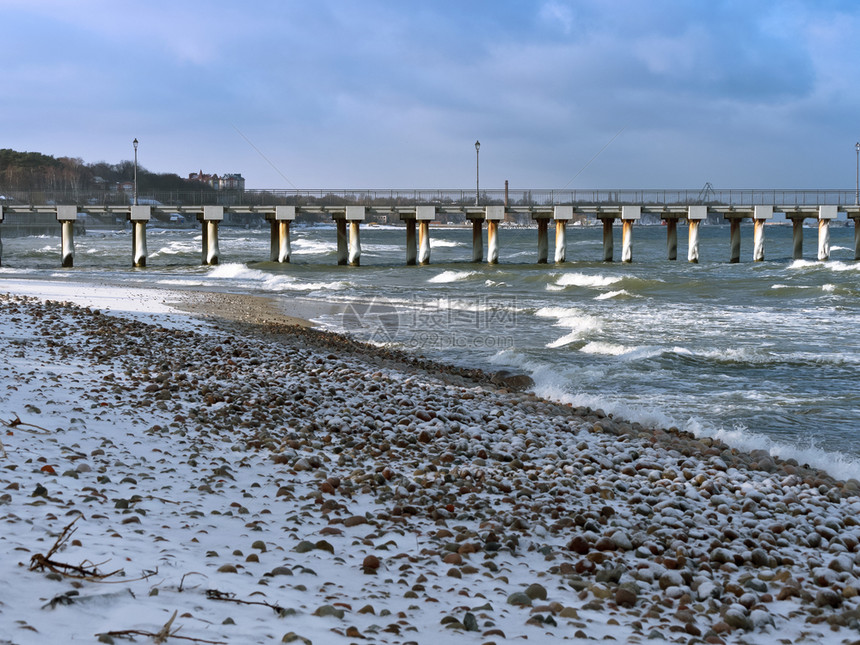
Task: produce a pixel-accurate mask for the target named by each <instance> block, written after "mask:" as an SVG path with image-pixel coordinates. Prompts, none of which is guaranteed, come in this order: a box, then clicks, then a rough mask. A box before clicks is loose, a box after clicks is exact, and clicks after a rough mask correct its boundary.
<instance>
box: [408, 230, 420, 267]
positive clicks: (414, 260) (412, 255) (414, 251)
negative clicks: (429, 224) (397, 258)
mask: <svg viewBox="0 0 860 645" xmlns="http://www.w3.org/2000/svg"><path fill="white" fill-rule="evenodd" d="M416 264H418V244H417V243H416V238H415V220H414V219H412V218H409V219H407V220H406V266H414V265H416Z"/></svg>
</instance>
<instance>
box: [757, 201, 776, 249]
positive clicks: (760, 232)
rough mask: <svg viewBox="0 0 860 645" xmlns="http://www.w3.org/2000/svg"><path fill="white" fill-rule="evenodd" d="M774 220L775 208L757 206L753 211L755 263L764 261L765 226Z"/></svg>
mask: <svg viewBox="0 0 860 645" xmlns="http://www.w3.org/2000/svg"><path fill="white" fill-rule="evenodd" d="M772 218H773V206H755V207H754V211H753V225H754V226H755V228H754V232H753V261H755V262H761V261H763V260H764V225H765V222H767V220H769V219H772Z"/></svg>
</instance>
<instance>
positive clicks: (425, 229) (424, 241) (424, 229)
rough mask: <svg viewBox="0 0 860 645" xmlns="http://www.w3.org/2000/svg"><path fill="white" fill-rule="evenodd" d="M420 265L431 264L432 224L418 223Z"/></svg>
mask: <svg viewBox="0 0 860 645" xmlns="http://www.w3.org/2000/svg"><path fill="white" fill-rule="evenodd" d="M418 264H430V222H418Z"/></svg>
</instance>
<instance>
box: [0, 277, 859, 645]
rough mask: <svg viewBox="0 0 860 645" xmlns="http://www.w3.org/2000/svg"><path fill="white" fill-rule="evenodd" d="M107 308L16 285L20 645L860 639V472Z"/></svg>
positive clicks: (8, 590)
mask: <svg viewBox="0 0 860 645" xmlns="http://www.w3.org/2000/svg"><path fill="white" fill-rule="evenodd" d="M36 284H37V283H33V285H34V286H33V287H32V293H34V294H39V295H41V297H42V298H45V297H50V296H49V295H48V294H46V293H45V292H44V291H39V289H38V287H37V286H35V285H36ZM15 290H16V291H18V292H26V291H27V286H26V285H23V286H21V285H18V286H16V287H15ZM82 293H83V292H82ZM102 295H103V296H104V299H101V300H93V301H86V302H84V303H83V304H86V305H87V306H88V307H90V308H89V309H85V308H80V307H76V306H73V305H69V304H60V303H58V302H55V301H49V302H47V303H43V302H42V301H39V300H35V299H22V298H20V297H18V296H0V325H2V328H3V330H4V333H3V335H2V338H0V345H2V353H3V356H4V360H3V361H2V363H0V374H2V381H0V383H2V389H0V421H2V422H3V425H4V433H3V435H2V437H0V438H2V446H3V447H2V449H0V545H2V548H3V553H4V554H5V555H6V557H5V558H3V560H2V564H0V578H2V580H3V581H4V584H3V585H2V586H0V643H15V644H16V645H24V644H29V643H39V644H42V643H46V642H96V641H102V642H123V641H124V639H126V638H128V637H129V636H131V635H134V634H136V636H134V637H135V640H137V641H138V642H148V641H149V640H150V639H153V640H156V639H157V638H158V636H157V635H159V634H161V636H160V637H161V638H162V641H163V642H171V641H175V642H180V637H181V638H185V639H192V640H195V641H196V642H203V643H258V642H259V643H262V642H273V641H274V642H299V643H301V642H305V643H306V642H313V643H318V644H319V643H339V642H342V643H350V642H379V643H409V642H414V643H438V642H439V641H440V639H442V640H444V641H445V642H463V643H487V642H503V641H506V640H512V639H517V638H527V639H529V640H531V641H535V642H539V643H547V642H556V641H559V642H560V641H562V640H571V641H574V642H577V641H583V642H584V641H585V640H586V639H604V638H607V637H609V638H613V639H615V640H618V641H622V642H645V641H646V640H648V642H663V641H665V642H683V643H688V642H702V641H704V642H711V643H720V642H725V643H742V642H743V643H762V642H777V641H779V640H780V639H786V640H788V641H790V642H797V643H803V642H808V643H851V642H854V641H855V640H856V639H857V638H858V633H857V632H858V626H860V622H858V621H860V597H858V593H857V590H858V588H860V580H858V578H857V575H858V574H860V568H858V567H860V565H858V562H860V556H858V545H860V526H858V521H857V520H856V519H855V518H856V517H857V516H858V512H860V499H858V497H857V494H858V493H860V486H858V484H857V482H855V481H848V482H840V481H836V480H833V479H832V478H830V477H828V476H827V475H826V474H824V473H822V472H820V471H816V470H814V469H809V468H806V467H804V466H802V465H798V464H796V463H793V462H791V461H789V462H780V461H778V460H774V459H772V458H771V457H770V456H769V455H767V454H766V453H764V452H762V451H759V452H754V453H751V454H745V453H740V452H738V451H736V450H732V449H730V448H728V447H727V446H725V445H723V444H721V443H720V442H719V441H715V440H710V439H707V438H702V439H695V438H693V437H692V436H688V435H685V434H682V433H677V432H674V431H669V430H659V429H649V428H644V427H642V426H640V425H639V424H628V423H626V422H624V421H623V420H620V419H613V418H609V417H606V416H605V415H603V413H602V412H600V411H591V410H588V409H586V408H572V407H569V406H562V405H556V404H553V403H550V402H547V401H543V400H541V399H539V398H537V397H535V396H534V395H532V394H529V393H518V392H508V391H506V390H499V389H496V388H494V387H492V386H490V385H489V384H487V383H486V382H480V381H471V380H469V379H465V378H463V377H462V376H460V375H457V374H454V373H450V372H446V371H444V370H437V371H432V372H431V371H425V370H422V369H419V368H418V367H416V366H414V365H411V364H409V363H406V362H403V363H402V364H398V363H397V361H396V360H395V359H396V357H392V356H382V355H378V354H374V353H373V351H372V350H366V352H367V354H366V355H362V354H361V353H360V352H356V351H352V350H351V349H350V347H351V346H349V345H347V344H343V345H339V342H340V341H338V339H337V337H334V336H325V335H323V334H318V335H317V334H314V333H312V332H310V331H308V330H301V329H297V328H289V329H288V328H282V329H276V330H275V331H277V332H278V338H275V337H274V336H272V337H269V336H261V337H257V336H253V335H249V334H247V333H245V334H240V333H239V332H238V328H235V327H223V328H220V329H219V327H218V325H217V324H212V323H207V324H205V325H202V324H201V323H200V321H199V320H196V319H194V320H192V319H187V320H188V324H187V325H184V326H183V325H182V324H181V320H182V319H183V318H182V316H181V315H180V314H178V313H177V312H176V311H175V310H173V309H171V308H169V307H164V306H163V305H161V304H159V303H161V302H163V299H161V300H159V299H158V298H157V297H152V298H151V299H149V300H147V299H146V298H144V297H143V296H141V294H137V299H136V300H135V302H136V304H134V305H126V306H123V304H122V294H120V293H115V292H114V293H106V292H103V293H102ZM150 295H151V294H150ZM82 297H83V296H82ZM91 297H93V296H92V295H91ZM225 297H226V296H225ZM64 299H69V300H71V299H73V298H72V297H69V298H64ZM96 302H98V303H99V304H98V305H96V304H95V303H96ZM108 305H110V308H111V310H112V311H113V312H130V313H123V314H122V315H120V316H117V315H114V314H111V315H105V314H104V313H103V311H100V310H96V309H94V308H93V307H95V306H98V307H100V308H101V309H104V307H105V306H108ZM147 307H150V308H151V309H152V310H154V311H158V312H159V317H157V318H156V323H155V324H146V323H144V322H141V320H142V319H143V318H144V316H141V315H140V313H142V312H145V311H146V309H147ZM160 307H164V308H163V309H162V308H160ZM129 316H132V317H134V318H137V320H134V319H132V318H130V317H129ZM167 316H169V317H170V320H171V321H172V322H173V324H170V325H168V324H166V322H165V321H166V320H167V318H162V317H167ZM195 328H197V329H202V331H195ZM320 339H323V340H320ZM325 339H329V340H328V341H326V340H325ZM327 343H328V344H327ZM177 630H178V631H177ZM97 635H99V636H97ZM157 642H158V641H157Z"/></svg>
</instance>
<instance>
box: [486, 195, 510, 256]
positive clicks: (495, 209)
mask: <svg viewBox="0 0 860 645" xmlns="http://www.w3.org/2000/svg"><path fill="white" fill-rule="evenodd" d="M485 217H486V219H487V263H488V264H498V262H499V222H501V221H502V220H503V219H504V218H505V207H504V206H487V210H486V215H485Z"/></svg>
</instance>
